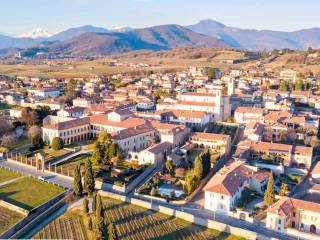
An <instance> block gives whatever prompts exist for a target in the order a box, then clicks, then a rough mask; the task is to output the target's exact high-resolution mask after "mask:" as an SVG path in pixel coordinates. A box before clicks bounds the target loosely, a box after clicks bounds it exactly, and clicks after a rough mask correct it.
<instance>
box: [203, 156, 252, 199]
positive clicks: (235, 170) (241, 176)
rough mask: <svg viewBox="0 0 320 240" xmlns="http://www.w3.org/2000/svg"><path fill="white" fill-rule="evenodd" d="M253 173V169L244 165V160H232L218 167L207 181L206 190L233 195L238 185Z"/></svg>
mask: <svg viewBox="0 0 320 240" xmlns="http://www.w3.org/2000/svg"><path fill="white" fill-rule="evenodd" d="M253 174H254V171H253V170H252V169H250V168H248V167H246V166H244V161H234V162H231V163H230V164H229V165H228V166H226V167H223V168H222V169H220V170H219V171H218V172H217V173H216V174H215V175H214V176H213V177H212V178H211V179H210V181H209V182H208V183H207V185H206V186H205V188H204V191H206V192H214V193H219V194H223V195H227V196H233V195H234V194H235V193H236V192H237V191H238V189H239V187H240V186H241V185H242V184H243V183H244V182H245V181H246V180H248V179H250V178H251V177H252V176H253Z"/></svg>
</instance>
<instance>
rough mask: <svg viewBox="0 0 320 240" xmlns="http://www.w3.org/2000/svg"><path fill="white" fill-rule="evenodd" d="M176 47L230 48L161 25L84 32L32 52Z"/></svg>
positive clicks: (90, 53)
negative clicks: (104, 31)
mask: <svg viewBox="0 0 320 240" xmlns="http://www.w3.org/2000/svg"><path fill="white" fill-rule="evenodd" d="M180 46H193V47H230V46H229V45H228V44H227V43H225V42H223V41H222V40H220V39H217V38H215V37H209V36H205V35H202V34H199V33H195V32H193V31H191V30H189V29H186V28H184V27H181V26H178V25H162V26H156V27H151V28H143V29H136V30H132V31H129V32H120V33H117V32H112V33H93V32H87V33H84V34H81V35H79V36H76V37H74V38H72V39H70V40H67V41H61V42H56V43H54V44H52V45H49V46H47V47H42V48H36V51H33V50H30V49H29V50H28V52H34V53H36V52H38V51H41V52H46V53H50V54H52V53H54V54H57V55H58V54H59V55H72V56H94V55H108V54H115V53H123V52H128V51H132V50H142V49H147V50H167V49H172V48H176V47H180Z"/></svg>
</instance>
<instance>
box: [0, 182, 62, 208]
mask: <svg viewBox="0 0 320 240" xmlns="http://www.w3.org/2000/svg"><path fill="white" fill-rule="evenodd" d="M62 192H64V189H63V188H60V187H57V186H55V185H52V184H49V183H45V182H42V181H40V180H36V179H33V178H31V177H24V178H19V179H17V181H14V182H12V183H10V184H7V185H4V186H0V199H1V200H4V201H6V202H9V203H11V204H13V205H16V206H18V207H21V208H23V209H25V210H28V211H30V210H32V209H33V208H35V207H38V206H39V205H41V204H43V203H45V202H47V201H48V200H50V199H51V198H53V197H54V196H57V195H59V194H60V193H62Z"/></svg>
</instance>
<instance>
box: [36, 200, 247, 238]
mask: <svg viewBox="0 0 320 240" xmlns="http://www.w3.org/2000/svg"><path fill="white" fill-rule="evenodd" d="M103 205H104V209H105V217H106V220H105V222H106V223H107V224H108V223H110V222H112V223H113V224H114V226H115V228H116V231H117V234H118V237H119V239H130V240H136V239H137V240H142V239H158V240H165V239H195V240H198V239H199V240H200V239H203V240H205V239H218V240H243V238H240V237H237V236H234V235H230V234H226V233H223V232H219V231H216V230H207V229H205V228H203V227H200V226H196V225H193V224H191V223H189V222H186V221H183V220H180V219H176V218H174V217H170V216H167V215H164V214H160V213H156V212H153V211H151V210H148V209H144V208H141V207H138V206H135V205H132V204H129V203H125V202H121V201H118V200H114V199H109V198H103ZM80 211H81V210H78V211H77V212H75V210H70V211H68V212H67V213H66V214H64V215H62V216H61V217H59V218H58V219H56V220H54V221H53V222H51V223H50V224H49V225H47V226H46V227H45V228H43V229H42V230H40V231H39V232H38V233H37V234H36V235H35V236H34V237H33V238H34V239H91V238H92V235H93V232H92V231H89V230H88V229H87V228H86V227H87V226H88V224H87V222H88V217H87V216H85V215H84V214H82V213H81V212H80Z"/></svg>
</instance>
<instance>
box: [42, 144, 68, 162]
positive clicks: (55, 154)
mask: <svg viewBox="0 0 320 240" xmlns="http://www.w3.org/2000/svg"><path fill="white" fill-rule="evenodd" d="M43 151H44V152H45V153H46V159H45V161H46V162H48V161H51V160H53V159H55V158H59V157H62V156H64V155H66V154H68V153H70V151H68V150H65V149H61V150H53V149H50V148H49V147H48V146H46V147H45V148H44V150H43Z"/></svg>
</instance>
